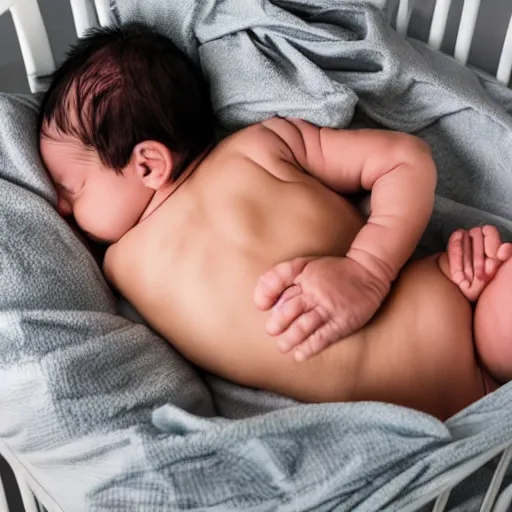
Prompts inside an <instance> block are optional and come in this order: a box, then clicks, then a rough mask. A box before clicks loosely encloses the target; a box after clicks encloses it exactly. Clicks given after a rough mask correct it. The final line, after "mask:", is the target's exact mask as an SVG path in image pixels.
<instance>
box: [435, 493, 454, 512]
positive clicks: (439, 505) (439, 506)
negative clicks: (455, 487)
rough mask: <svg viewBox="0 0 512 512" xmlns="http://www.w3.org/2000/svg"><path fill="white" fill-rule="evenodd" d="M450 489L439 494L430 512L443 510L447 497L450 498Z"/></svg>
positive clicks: (441, 511)
mask: <svg viewBox="0 0 512 512" xmlns="http://www.w3.org/2000/svg"><path fill="white" fill-rule="evenodd" d="M451 492H452V490H451V489H448V490H447V491H444V492H443V493H441V494H440V495H439V497H438V498H437V500H436V503H435V505H434V509H433V510H432V512H443V511H444V510H445V509H446V504H447V503H448V499H449V498H450V493H451Z"/></svg>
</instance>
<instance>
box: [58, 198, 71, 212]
mask: <svg viewBox="0 0 512 512" xmlns="http://www.w3.org/2000/svg"><path fill="white" fill-rule="evenodd" d="M57 211H58V212H59V214H60V215H62V217H69V215H71V214H72V213H73V208H72V207H71V203H70V202H69V201H67V200H66V199H64V198H63V197H59V201H58V202H57Z"/></svg>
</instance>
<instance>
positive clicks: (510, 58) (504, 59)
mask: <svg viewBox="0 0 512 512" xmlns="http://www.w3.org/2000/svg"><path fill="white" fill-rule="evenodd" d="M511 72H512V16H511V17H510V22H509V24H508V29H507V35H506V36H505V42H504V43H503V48H502V50H501V56H500V63H499V64H498V71H497V72H496V78H497V79H498V80H499V81H500V82H503V83H504V84H505V85H508V84H509V83H510V75H511Z"/></svg>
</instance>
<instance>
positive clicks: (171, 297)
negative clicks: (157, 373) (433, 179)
mask: <svg viewBox="0 0 512 512" xmlns="http://www.w3.org/2000/svg"><path fill="white" fill-rule="evenodd" d="M283 151H284V150H283V149H282V147H280V141H279V138H278V137H276V136H275V135H271V134H269V133H268V132H266V131H265V130H262V129H261V128H259V127H251V128H249V129H246V130H243V131H242V132H239V133H238V134H236V135H234V136H232V137H230V138H229V139H227V140H225V141H224V142H223V143H221V144H220V145H219V146H217V147H216V148H215V149H214V150H213V151H212V152H211V153H210V154H209V155H208V156H207V157H206V159H205V160H204V161H203V162H202V163H201V164H200V165H199V167H198V168H197V169H196V171H195V172H194V173H193V175H192V176H191V177H190V178H189V179H188V180H187V181H186V182H185V183H184V184H183V186H181V187H180V188H178V189H177V191H176V192H175V193H174V194H173V195H172V196H171V197H170V198H169V199H167V200H166V201H165V202H164V203H163V204H162V205H161V206H160V207H159V209H158V210H157V211H156V212H154V213H153V214H152V215H151V216H150V217H149V218H148V219H146V220H145V221H143V222H142V223H140V224H139V225H137V226H136V227H135V228H134V229H132V230H131V231H130V232H129V233H128V234H126V235H125V236H124V237H123V238H122V239H121V241H120V242H118V243H117V244H116V245H115V246H113V247H111V249H109V252H108V254H107V258H106V263H105V270H106V274H107V277H108V278H109V280H111V282H112V283H113V284H114V286H116V287H117V288H118V289H119V290H120V292H121V293H122V294H123V295H124V296H125V297H126V298H127V300H129V301H130V302H131V303H132V304H133V305H134V306H135V308H136V309H137V310H138V311H139V313H140V314H141V315H142V316H143V317H144V318H145V319H146V320H147V322H148V323H149V324H150V325H151V326H152V327H153V328H154V329H155V330H157V331H158V332H160V333H161V334H162V335H163V336H164V337H165V338H166V339H168V340H169V341H170V342H171V343H172V344H173V345H174V346H175V347H176V348H177V349H178V350H179V351H180V352H181V353H182V354H183V355H184V356H185V357H187V358H188V359H189V360H191V361H192V362H193V363H195V364H197V365H198V366H200V367H202V368H204V369H206V370H209V371H211V372H213V373H216V374H219V375H221V376H223V377H225V378H227V379H230V380H233V381H235V382H238V383H240V384H243V385H247V386H252V387H258V388H263V389H267V390H271V391H275V392H278V393H282V394H285V395H289V396H291V397H294V398H296V399H299V400H303V401H313V402H318V401H345V400H372V399H374V400H385V401H390V402H395V403H401V404H404V405H410V406H412V407H417V408H420V409H423V410H426V411H428V412H433V413H434V414H437V415H438V416H445V415H449V414H452V413H453V412H456V410H458V409H460V408H462V407H464V406H465V405H467V404H468V403H470V402H472V401H474V400H476V399H478V398H479V397H480V395H481V382H480V381H479V378H480V377H479V370H478V366H477V364H476V361H475V358H474V349H473V346H472V338H471V311H470V309H469V305H468V304H467V302H466V301H465V299H464V298H463V297H462V295H461V294H460V292H459V291H458V289H457V288H456V287H455V286H454V285H452V284H451V283H450V282H449V281H448V280H447V279H446V278H445V277H444V276H443V275H442V273H441V272H440V271H439V269H438V268H437V264H436V262H435V261H433V260H428V261H425V262H420V263H418V264H413V265H412V266H410V267H409V268H408V269H406V270H405V271H404V273H403V275H402V276H401V277H400V278H399V279H398V281H397V283H396V285H395V288H394V290H393V292H392V294H391V296H390V297H389V299H388V301H387V302H386V304H385V305H384V307H383V308H382V310H381V311H380V312H379V313H378V315H377V316H376V317H375V319H374V320H373V321H372V322H370V324H369V325H368V326H367V327H365V328H364V329H362V330H361V331H359V332H358V333H356V334H355V335H353V336H351V337H349V338H347V339H345V340H342V341H340V342H338V343H336V344H334V345H332V346H331V347H329V348H328V349H327V350H325V351H324V352H323V353H321V354H320V355H318V356H316V357H314V358H312V359H311V360H308V361H306V362H303V363H297V362H295V360H294V359H293V357H292V355H290V354H288V355H283V354H280V353H279V351H278V350H277V347H276V340H275V339H274V338H271V337H269V336H268V335H267V334H266V332H265V321H266V319H267V317H268V314H267V313H262V312H260V311H258V310H257V308H256V307H255V306H254V303H253V293H254V289H255V287H256V284H257V281H258V278H259V276H260V275H261V274H262V273H264V272H265V271H267V270H268V269H270V268H271V267H272V266H273V265H275V264H276V263H278V262H280V261H286V260H290V259H292V258H295V257H298V256H321V255H331V256H343V255H344V254H345V253H346V252H347V250H348V248H349V246H350V244H351V242H352V240H353V239H354V237H355V236H356V234H357V233H358V231H359V230H360V229H361V227H362V226H363V224H364V220H363V218H362V217H361V216H360V214H359V213H358V211H357V210H356V209H355V207H354V206H353V205H352V204H351V203H350V202H349V201H348V200H346V199H344V198H342V197H341V196H339V195H338V194H336V193H334V192H333V191H331V190H330V189H328V188H327V187H325V186H324V185H322V184H321V183H320V182H319V181H318V180H316V179H315V178H313V177H311V176H309V175H308V174H306V173H305V172H303V171H302V170H301V169H300V168H299V166H298V165H297V164H295V163H294V162H293V161H290V160H289V159H288V158H287V157H286V155H284V153H283ZM283 155H284V156H283ZM461 340H462V342H461ZM455 360H457V361H458V364H459V368H460V369H459V370H456V371H453V364H454V362H455ZM461 362H462V364H461ZM455 383H456V385H455V386H454V384H455ZM447 387H448V388H452V389H453V391H449V392H446V388H447ZM440 402H442V403H441V404H440ZM445 402H446V403H445Z"/></svg>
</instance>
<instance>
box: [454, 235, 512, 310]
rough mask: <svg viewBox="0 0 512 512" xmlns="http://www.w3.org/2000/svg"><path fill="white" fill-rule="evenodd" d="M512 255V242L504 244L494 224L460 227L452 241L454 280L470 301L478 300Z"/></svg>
mask: <svg viewBox="0 0 512 512" xmlns="http://www.w3.org/2000/svg"><path fill="white" fill-rule="evenodd" d="M511 257H512V244H509V243H503V242H502V240H501V236H500V234H499V232H498V230H497V229H496V228H495V227H494V226H483V227H476V228H472V229H470V230H469V231H466V230H463V229H459V230H457V231H455V232H454V233H452V235H451V236H450V240H449V241H448V262H449V264H450V274H451V279H452V281H453V282H454V283H455V284H456V285H457V286H458V287H459V288H460V290H461V291H462V293H463V294H464V295H465V296H466V298H467V299H468V300H470V301H475V300H476V299H478V297H479V296H480V294H481V293H482V291H483V290H484V288H485V287H486V286H487V284H488V283H489V282H490V281H491V280H492V279H493V278H494V276H495V275H496V272H497V271H498V269H499V268H500V266H501V265H502V264H503V263H504V262H505V261H507V260H508V259H510V258H511Z"/></svg>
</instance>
